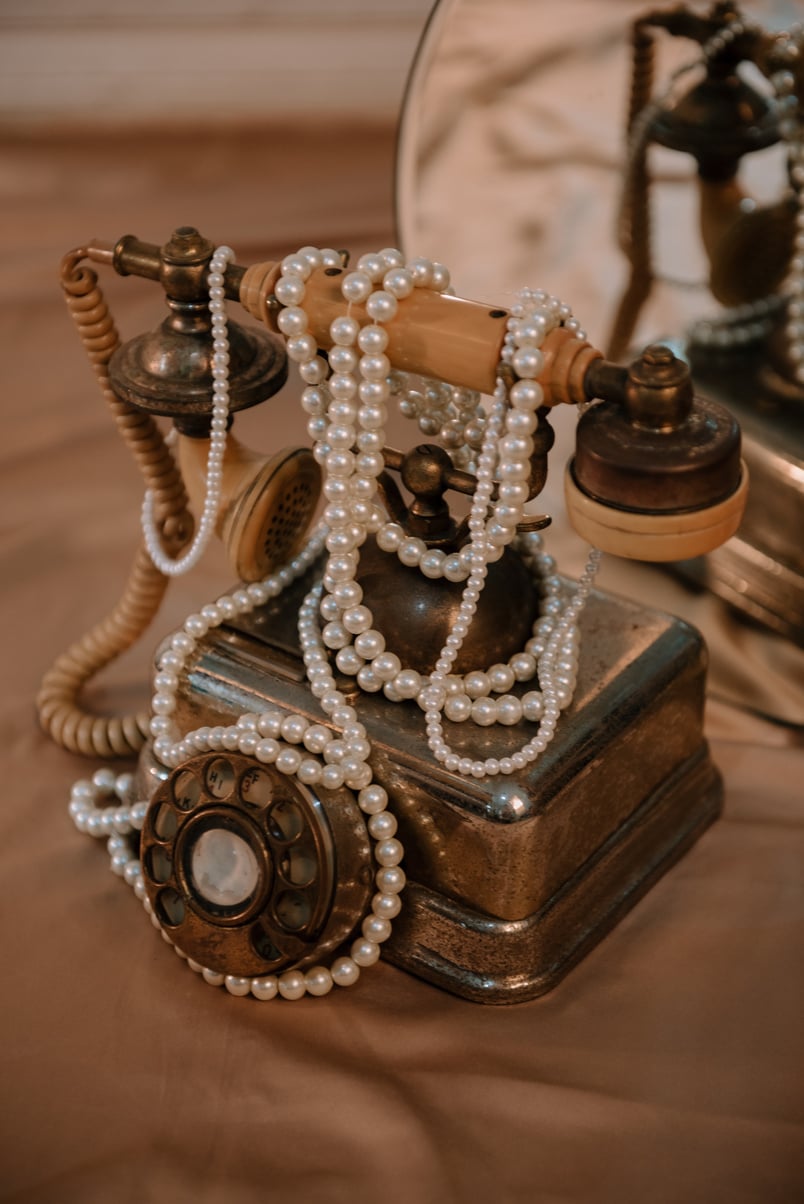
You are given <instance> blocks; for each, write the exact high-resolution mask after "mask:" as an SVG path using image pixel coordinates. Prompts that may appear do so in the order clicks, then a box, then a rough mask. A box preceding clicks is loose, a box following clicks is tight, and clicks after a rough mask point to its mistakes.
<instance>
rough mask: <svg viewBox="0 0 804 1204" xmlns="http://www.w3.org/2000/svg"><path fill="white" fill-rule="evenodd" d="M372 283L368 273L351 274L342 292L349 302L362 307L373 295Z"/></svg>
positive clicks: (345, 279)
mask: <svg viewBox="0 0 804 1204" xmlns="http://www.w3.org/2000/svg"><path fill="white" fill-rule="evenodd" d="M371 291H372V281H371V277H370V276H369V275H368V274H367V273H366V272H349V273H348V275H346V276H345V277H344V279H343V282H342V284H341V292H342V294H343V296H344V298H345V299H346V300H347V301H352V302H354V303H355V304H356V305H360V304H361V303H362V302H363V301H366V300H367V299H368V297H369V296H370V295H371Z"/></svg>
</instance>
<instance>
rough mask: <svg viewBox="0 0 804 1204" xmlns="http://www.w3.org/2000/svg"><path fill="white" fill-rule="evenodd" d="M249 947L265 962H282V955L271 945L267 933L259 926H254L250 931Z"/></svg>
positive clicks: (271, 942)
mask: <svg viewBox="0 0 804 1204" xmlns="http://www.w3.org/2000/svg"><path fill="white" fill-rule="evenodd" d="M251 947H252V948H253V950H254V952H255V953H256V954H257V957H261V958H262V960H263V961H265V962H278V961H281V960H282V956H283V955H282V954H281V953H280V952H279V950H278V949H277V947H276V945H275V944H274V943H273V941H272V940H271V938H270V937H269V935H268V933H267V932H266V931H265V929H264V928H263V927H262V926H261V925H260V924H255V925H254V927H253V928H252V930H251Z"/></svg>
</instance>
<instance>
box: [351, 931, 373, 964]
mask: <svg viewBox="0 0 804 1204" xmlns="http://www.w3.org/2000/svg"><path fill="white" fill-rule="evenodd" d="M349 952H350V953H351V955H352V960H353V961H354V962H355V964H356V965H358V966H373V965H374V964H375V963H376V962H377V961H379V958H380V946H379V945H378V944H377V942H376V941H369V940H366V938H365V937H362V938H361V939H359V940H356V941H355V942H354V944H353V945H352V948H351V949H350V951H349Z"/></svg>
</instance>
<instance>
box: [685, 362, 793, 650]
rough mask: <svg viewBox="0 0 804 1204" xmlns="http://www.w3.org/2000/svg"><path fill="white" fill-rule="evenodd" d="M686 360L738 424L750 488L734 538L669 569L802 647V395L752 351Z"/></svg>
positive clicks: (707, 391)
mask: <svg viewBox="0 0 804 1204" xmlns="http://www.w3.org/2000/svg"><path fill="white" fill-rule="evenodd" d="M689 358H690V363H691V367H692V372H693V379H694V381H695V385H696V388H698V389H699V390H700V391H701V392H702V393H704V394H706V395H707V396H709V397H711V398H713V399H715V400H717V401H720V402H722V403H723V404H724V405H727V406H728V407H729V409H730V410H731V411H732V412H733V413H734V415H735V417H736V418H737V419H738V421H739V423H740V426H741V429H742V439H743V456H744V458H745V462H746V464H747V465H748V470H749V474H750V477H751V488H750V490H749V494H748V502H747V505H746V509H745V514H744V516H743V521H742V525H741V527H740V529H739V531H738V533H737V536H736V537H735V538H733V539H731V540H730V541H729V542H728V543H726V544H724V545H723V546H722V547H720V548H718V549H717V550H716V551H715V552H711V553H709V554H708V555H707V556H706V557H701V558H698V559H695V560H690V561H683V562H682V563H680V564H679V565H677V566H676V567H677V570H678V572H679V574H680V575H681V576H682V577H683V578H684V579H685V580H687V581H689V582H691V583H692V584H693V585H696V586H700V587H705V588H707V589H709V590H711V591H712V592H713V593H715V594H717V595H718V596H719V597H721V598H724V599H725V601H727V602H728V603H730V605H732V606H733V607H735V608H736V609H737V610H739V611H741V612H742V613H743V614H745V615H747V616H748V617H749V618H751V619H753V620H755V621H757V622H759V623H762V624H763V625H764V626H766V627H769V628H770V629H771V630H772V631H776V632H778V633H779V634H780V635H783V636H785V637H786V638H787V639H790V640H793V641H794V643H796V644H798V645H799V646H801V647H804V550H802V542H801V530H802V527H804V396H801V394H800V393H799V395H798V396H796V394H795V393H794V391H793V390H792V388H791V387H790V386H788V387H787V388H786V389H785V388H783V386H782V383H781V382H780V381H778V379H776V378H774V377H773V376H772V375H771V374H770V373H768V372H767V371H766V366H765V365H766V358H765V357H764V356H758V355H756V353H754V354H751V353H748V352H743V353H740V352H736V351H731V352H729V353H728V354H726V353H721V355H719V356H718V355H715V354H713V353H703V352H700V351H697V350H696V349H695V348H693V349H692V350H691V353H690V356H689Z"/></svg>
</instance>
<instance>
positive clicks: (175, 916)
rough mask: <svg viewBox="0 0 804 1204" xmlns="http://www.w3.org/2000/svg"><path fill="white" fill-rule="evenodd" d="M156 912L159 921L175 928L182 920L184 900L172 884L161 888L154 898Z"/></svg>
mask: <svg viewBox="0 0 804 1204" xmlns="http://www.w3.org/2000/svg"><path fill="white" fill-rule="evenodd" d="M156 914H157V916H158V918H159V921H160V923H162V924H167V925H168V927H170V928H175V927H176V926H177V925H178V924H181V923H183V921H184V900H183V899H182V897H181V895H180V894H179V892H178V891H176V890H174V889H173V887H172V886H168V887H167V888H166V889H165V890H161V891H160V892H159V895H158V896H157V900H156Z"/></svg>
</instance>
